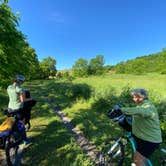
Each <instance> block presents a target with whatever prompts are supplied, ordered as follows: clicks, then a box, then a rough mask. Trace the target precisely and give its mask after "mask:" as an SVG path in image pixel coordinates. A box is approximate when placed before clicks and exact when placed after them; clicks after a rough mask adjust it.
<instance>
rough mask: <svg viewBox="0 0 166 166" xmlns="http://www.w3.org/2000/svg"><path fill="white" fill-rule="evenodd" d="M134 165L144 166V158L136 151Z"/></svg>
mask: <svg viewBox="0 0 166 166" xmlns="http://www.w3.org/2000/svg"><path fill="white" fill-rule="evenodd" d="M134 163H135V164H136V166H145V164H146V158H145V157H144V156H143V155H141V154H140V153H139V152H137V151H136V152H135V153H134Z"/></svg>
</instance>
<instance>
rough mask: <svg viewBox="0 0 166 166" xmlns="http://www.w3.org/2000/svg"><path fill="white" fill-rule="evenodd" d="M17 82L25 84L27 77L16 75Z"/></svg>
mask: <svg viewBox="0 0 166 166" xmlns="http://www.w3.org/2000/svg"><path fill="white" fill-rule="evenodd" d="M15 80H16V81H22V82H24V81H25V77H24V76H23V75H16V78H15Z"/></svg>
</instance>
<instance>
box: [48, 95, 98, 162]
mask: <svg viewBox="0 0 166 166" xmlns="http://www.w3.org/2000/svg"><path fill="white" fill-rule="evenodd" d="M46 100H47V102H49V104H50V105H51V107H52V108H53V110H54V111H55V113H56V114H57V115H58V116H59V117H60V118H61V120H62V122H63V123H64V125H65V126H66V127H67V128H68V130H69V131H70V132H71V133H72V135H73V137H74V139H75V141H76V143H77V144H78V145H79V146H80V147H81V148H82V150H83V152H84V153H85V154H86V155H87V156H89V157H90V159H91V160H92V161H93V162H94V164H96V165H98V164H99V159H98V156H99V150H98V149H97V148H96V146H95V145H92V144H90V142H89V140H88V139H87V138H86V137H85V136H84V134H83V132H82V131H80V130H79V129H78V128H76V127H75V126H74V125H73V124H72V123H71V122H70V119H69V118H68V117H67V116H66V115H65V114H64V113H63V112H62V111H61V110H60V109H59V108H58V107H57V106H56V105H55V104H54V103H52V102H51V101H50V100H49V98H46Z"/></svg>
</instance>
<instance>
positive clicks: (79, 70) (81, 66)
mask: <svg viewBox="0 0 166 166" xmlns="http://www.w3.org/2000/svg"><path fill="white" fill-rule="evenodd" d="M72 70H73V74H74V76H76V77H82V76H87V75H88V61H87V60H86V59H82V58H79V59H78V60H77V61H76V62H75V64H74V65H73V66H72Z"/></svg>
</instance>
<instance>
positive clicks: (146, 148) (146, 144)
mask: <svg viewBox="0 0 166 166" xmlns="http://www.w3.org/2000/svg"><path fill="white" fill-rule="evenodd" d="M131 96H132V99H133V101H134V102H135V104H136V105H137V106H136V107H122V108H120V109H121V111H122V112H123V113H125V114H127V115H132V134H133V136H134V139H135V141H136V152H135V154H134V163H135V164H136V166H143V165H144V164H145V163H146V158H149V156H150V155H151V154H152V153H153V152H154V151H155V150H156V149H157V148H158V147H159V144H160V143H161V142H162V136H161V129H160V121H159V116H158V112H157V109H156V108H155V106H154V105H153V104H152V103H151V102H150V101H149V100H148V93H147V91H146V90H145V89H142V88H137V89H134V90H132V91H131Z"/></svg>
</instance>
